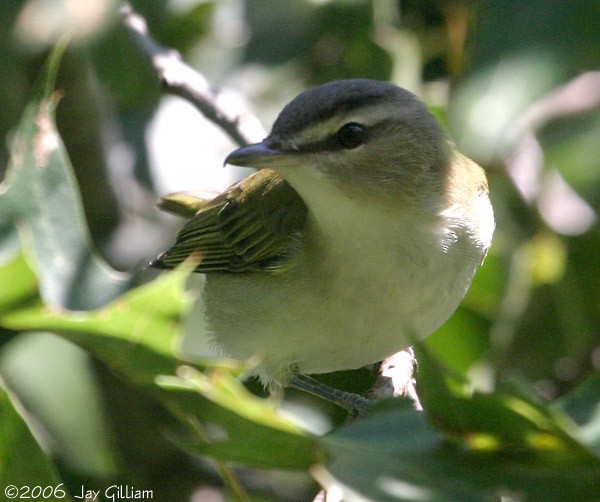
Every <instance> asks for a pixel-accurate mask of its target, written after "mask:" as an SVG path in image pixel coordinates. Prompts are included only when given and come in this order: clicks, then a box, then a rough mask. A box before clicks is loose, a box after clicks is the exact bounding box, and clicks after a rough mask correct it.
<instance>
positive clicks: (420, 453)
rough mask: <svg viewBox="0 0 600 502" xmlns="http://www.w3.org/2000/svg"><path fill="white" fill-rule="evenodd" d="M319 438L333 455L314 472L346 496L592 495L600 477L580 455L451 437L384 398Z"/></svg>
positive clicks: (599, 471) (518, 497) (405, 404)
mask: <svg viewBox="0 0 600 502" xmlns="http://www.w3.org/2000/svg"><path fill="white" fill-rule="evenodd" d="M321 442H322V443H323V444H324V445H325V446H326V447H327V450H328V451H329V454H330V457H331V459H332V460H331V463H330V464H328V465H327V466H326V468H318V469H317V470H316V476H317V478H318V479H319V480H321V481H322V482H323V483H324V484H325V485H326V486H331V485H333V484H335V485H337V486H338V487H341V489H342V492H343V493H344V496H345V498H344V500H347V501H357V500H390V501H393V500H404V501H448V500H460V501H464V502H466V501H481V502H484V501H490V500H500V498H501V497H502V496H505V497H509V498H510V499H511V500H527V501H528V502H529V501H540V502H542V501H544V502H548V501H559V500H560V501H563V500H595V499H596V497H597V494H598V491H597V489H598V486H599V484H598V483H599V482H600V467H599V465H598V464H597V463H595V464H594V463H593V462H588V461H585V460H584V459H577V460H573V459H565V460H564V461H562V460H559V459H555V460H548V461H544V460H542V459H540V458H539V457H537V456H535V455H531V454H527V453H526V452H523V451H519V450H515V451H512V452H511V451H503V452H500V451H493V450H487V451H486V450H483V449H481V450H479V451H475V450H472V449H468V448H465V447H463V446H460V445H456V444H452V443H449V442H448V441H446V440H445V439H444V437H443V435H442V434H440V432H439V431H437V430H435V429H434V428H433V427H432V426H431V425H430V424H429V423H428V422H427V419H426V417H425V416H424V415H423V413H419V412H417V411H415V410H414V409H412V407H411V404H410V403H408V402H395V403H382V404H381V406H380V408H379V409H377V408H376V409H375V410H374V413H373V416H371V417H369V418H368V419H366V420H364V421H361V422H357V423H355V424H352V425H350V426H348V427H345V428H342V429H340V430H338V431H336V432H334V433H333V434H330V435H329V436H327V437H325V438H323V439H322V440H321Z"/></svg>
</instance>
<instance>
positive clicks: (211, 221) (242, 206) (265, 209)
mask: <svg viewBox="0 0 600 502" xmlns="http://www.w3.org/2000/svg"><path fill="white" fill-rule="evenodd" d="M159 207H161V208H163V209H165V210H168V211H170V212H174V213H176V214H179V215H190V214H193V215H192V216H191V217H190V218H189V220H188V221H187V223H186V224H185V225H184V227H183V228H182V229H181V230H180V232H179V234H178V236H177V240H176V242H175V244H174V245H173V247H172V248H171V249H169V250H168V251H166V252H164V253H163V254H161V255H160V256H159V257H158V258H157V259H156V260H155V261H154V262H152V263H151V265H152V266H155V267H159V268H173V267H175V266H177V265H179V264H180V263H182V262H183V261H185V260H186V259H188V258H190V257H192V259H193V260H194V259H195V260H197V261H198V265H197V266H196V269H195V271H196V272H202V273H210V272H257V271H271V272H274V271H278V270H281V269H282V268H284V267H285V265H286V263H287V262H288V261H289V259H290V258H291V257H293V256H294V254H295V253H296V251H297V249H298V242H299V235H300V234H301V232H302V230H303V228H304V226H305V224H306V212H307V210H306V206H305V204H304V202H303V201H302V199H301V198H300V196H299V195H298V194H297V193H296V192H295V191H294V189H293V188H292V187H291V186H290V185H289V184H288V183H287V182H286V181H285V180H284V179H283V178H282V177H281V176H279V175H278V174H277V173H275V172H274V171H272V170H269V169H263V170H261V171H258V172H256V173H254V174H252V175H251V176H248V177H247V178H245V179H243V180H242V181H240V182H239V183H236V184H235V185H232V186H231V187H229V188H228V189H227V190H226V191H225V192H223V193H222V194H220V195H218V196H217V197H215V198H214V199H211V200H205V199H202V198H198V197H195V196H194V195H191V194H179V195H175V196H167V197H166V198H164V199H162V200H161V202H160V203H159Z"/></svg>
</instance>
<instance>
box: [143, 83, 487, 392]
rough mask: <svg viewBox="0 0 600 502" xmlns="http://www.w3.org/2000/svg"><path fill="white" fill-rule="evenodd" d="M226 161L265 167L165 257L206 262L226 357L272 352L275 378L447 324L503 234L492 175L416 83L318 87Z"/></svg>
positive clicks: (377, 353)
mask: <svg viewBox="0 0 600 502" xmlns="http://www.w3.org/2000/svg"><path fill="white" fill-rule="evenodd" d="M225 163H227V164H233V165H236V166H245V167H254V168H257V169H258V171H257V172H256V173H254V174H252V175H250V176H248V177H247V178H245V179H243V180H242V181H240V182H239V183H236V184H235V185H233V186H231V187H230V188H229V189H227V190H226V191H225V192H224V193H222V194H220V195H218V196H217V197H215V198H214V199H212V200H203V199H194V198H191V199H190V198H188V197H186V196H183V195H181V196H177V195H175V196H174V197H167V198H165V199H164V200H163V204H162V205H163V206H164V207H165V208H166V209H169V208H170V209H171V210H174V211H175V212H178V213H180V214H182V215H186V216H189V219H188V221H187V223H186V224H185V225H184V227H183V228H182V230H181V231H180V232H179V235H178V237H177V241H176V243H175V244H174V246H173V247H172V248H171V249H170V250H168V251H166V252H165V253H163V254H162V255H160V256H159V257H158V258H157V259H156V261H155V262H154V263H153V265H156V266H159V267H163V268H172V267H175V266H176V265H178V264H180V263H182V262H183V261H184V260H186V259H188V258H190V257H192V258H193V259H195V260H196V263H197V266H196V269H195V271H197V272H200V273H203V274H205V280H204V281H203V284H202V293H201V298H200V302H201V307H202V312H203V316H202V321H201V324H202V326H199V331H202V332H204V333H208V335H209V336H210V338H211V339H212V341H213V342H214V343H216V344H217V346H218V347H220V348H221V350H222V351H223V353H225V354H227V355H229V356H233V357H236V358H239V359H247V358H250V357H252V356H256V355H258V356H259V357H260V361H261V362H260V365H259V366H258V368H257V374H258V375H259V377H260V378H261V380H262V381H263V383H264V384H265V385H270V386H275V387H276V386H286V385H289V384H290V382H294V381H296V379H297V377H298V376H302V375H309V374H318V373H328V372H332V371H338V370H344V369H352V368H359V367H362V366H365V365H369V364H372V363H375V362H377V361H380V360H382V359H384V358H386V357H387V356H390V355H392V354H393V353H395V352H398V351H400V350H401V349H403V348H406V347H407V346H409V345H410V344H411V343H413V342H414V341H415V340H418V339H422V338H424V337H426V336H428V335H429V334H431V333H432V332H433V331H435V330H436V329H437V328H439V327H440V326H441V325H442V324H443V323H444V322H445V321H446V320H447V319H448V318H449V317H450V315H452V313H453V312H454V311H455V310H456V308H457V307H458V305H459V303H460V302H461V300H462V299H463V297H464V295H465V293H466V291H467V289H468V287H469V285H470V284H471V280H472V279H473V275H474V274H475V271H476V270H477V268H478V267H479V266H480V264H481V263H482V261H483V259H484V257H485V255H486V253H487V251H488V248H489V247H490V243H491V240H492V234H493V231H494V217H493V212H492V206H491V204H490V200H489V196H488V185H487V181H486V177H485V174H484V172H483V170H482V169H481V168H480V167H479V166H478V165H477V164H476V163H474V162H473V161H471V160H469V159H468V158H467V157H465V156H464V155H462V154H461V153H459V152H458V151H457V150H456V149H455V147H454V145H453V143H452V142H451V141H450V140H449V139H448V137H447V136H446V134H445V133H444V131H443V130H442V128H441V127H440V125H439V124H438V123H437V121H436V119H435V118H434V117H433V116H432V115H431V113H430V112H429V111H428V110H427V108H426V106H424V104H423V103H422V102H421V101H419V100H418V99H417V98H416V97H415V96H414V95H413V94H411V93H410V92H408V91H406V90H404V89H402V88H399V87H397V86H395V85H392V84H389V83H386V82H380V81H374V80H340V81H334V82H330V83H328V84H324V85H321V86H318V87H315V88H313V89H309V90H307V91H305V92H303V93H302V94H300V95H299V96H297V97H296V98H295V99H294V100H292V101H291V102H290V103H289V104H288V105H287V106H285V107H284V109H283V110H282V112H281V113H280V114H279V116H278V117H277V120H276V121H275V123H274V125H273V129H272V131H271V133H270V134H269V136H268V137H267V138H266V139H264V140H263V141H261V142H260V143H256V144H252V145H249V146H243V147H241V148H239V149H237V150H235V151H234V152H233V153H231V154H230V155H229V156H228V157H227V159H226V160H225Z"/></svg>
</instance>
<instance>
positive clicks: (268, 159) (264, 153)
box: [225, 138, 290, 169]
mask: <svg viewBox="0 0 600 502" xmlns="http://www.w3.org/2000/svg"><path fill="white" fill-rule="evenodd" d="M289 153H290V152H285V151H284V150H282V149H281V145H280V144H279V143H278V142H277V141H274V140H272V139H269V138H267V139H264V140H263V141H261V142H260V143H254V144H252V145H247V146H242V147H241V148H238V149H237V150H234V151H233V152H231V153H230V154H229V155H228V156H227V158H226V159H225V164H231V165H234V166H241V167H255V168H257V169H260V168H263V167H272V166H274V165H280V164H281V162H282V160H283V159H284V158H287V157H289Z"/></svg>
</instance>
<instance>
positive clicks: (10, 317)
mask: <svg viewBox="0 0 600 502" xmlns="http://www.w3.org/2000/svg"><path fill="white" fill-rule="evenodd" d="M3 268H4V267H0V271H2V270H3ZM1 273H2V272H0V274H1ZM186 278H187V274H186V273H184V272H181V271H176V272H173V273H169V274H164V275H163V276H161V277H160V278H159V279H157V280H155V281H153V282H152V283H149V284H147V285H144V286H140V287H138V288H135V289H132V290H130V291H129V292H127V293H126V294H125V295H123V296H121V297H120V298H118V299H117V300H114V301H112V302H111V303H109V304H107V305H106V306H104V307H101V308H99V309H97V310H93V311H86V312H73V311H67V310H62V309H57V308H55V307H51V306H45V305H41V304H40V303H35V304H34V305H32V306H25V307H24V308H14V309H11V310H6V311H4V312H0V325H2V326H4V327H6V328H9V329H12V330H14V331H25V332H26V331H50V332H53V333H57V334H60V335H62V336H63V337H64V338H66V339H67V340H70V341H72V342H74V343H76V344H77V345H79V346H80V347H82V348H84V349H85V350H87V351H88V352H90V353H91V354H94V355H95V356H97V357H98V358H100V359H102V360H103V361H105V362H106V363H107V364H109V365H111V366H112V367H113V368H115V369H117V370H118V371H119V372H120V373H121V374H122V375H124V376H126V377H127V378H128V379H130V380H131V381H133V382H137V383H140V384H142V383H143V384H153V382H154V378H155V376H156V375H160V374H173V373H174V371H175V368H176V366H177V362H178V361H177V359H176V357H175V356H174V350H175V347H174V345H175V344H176V343H177V341H178V340H177V337H178V335H179V321H180V319H181V316H182V315H183V313H184V312H185V311H186V309H187V307H188V306H189V303H190V298H189V297H188V296H187V295H186V294H185V293H184V283H185V279H186Z"/></svg>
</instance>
